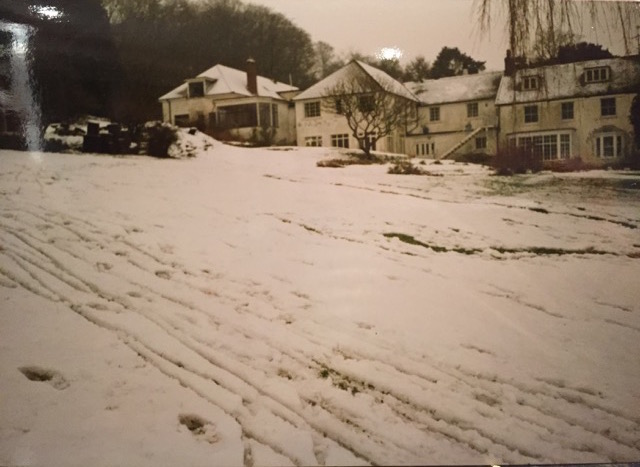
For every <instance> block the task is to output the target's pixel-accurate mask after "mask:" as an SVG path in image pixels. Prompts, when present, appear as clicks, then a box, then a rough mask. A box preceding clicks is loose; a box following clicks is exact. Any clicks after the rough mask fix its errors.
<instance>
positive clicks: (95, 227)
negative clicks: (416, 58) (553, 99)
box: [0, 144, 640, 466]
mask: <svg viewBox="0 0 640 467" xmlns="http://www.w3.org/2000/svg"><path fill="white" fill-rule="evenodd" d="M330 155H331V154H330V150H329V149H323V148H313V149H312V148H309V149H303V148H294V149H291V150H267V149H244V148H232V147H228V146H223V145H221V144H216V145H215V146H214V147H213V148H212V149H210V150H209V151H208V152H206V153H202V154H200V155H199V156H198V157H197V158H195V159H189V160H156V159H151V158H147V157H139V156H138V157H135V156H133V157H126V158H125V157H109V156H90V155H63V154H27V153H20V152H11V151H2V152H0V169H1V170H0V191H1V194H2V198H1V199H2V203H1V204H0V375H1V378H0V464H2V465H30V464H38V465H65V466H67V465H93V466H101V465H135V466H158V465H166V466H168V465H189V466H191V465H245V466H251V465H255V466H262V465H288V464H298V465H316V464H326V465H335V464H369V463H371V464H411V463H414V464H415V463H420V464H460V463H465V464H469V463H474V464H479V463H481V464H486V463H533V462H536V463H538V462H563V463H567V462H608V461H632V460H638V459H640V435H639V434H640V360H639V355H640V287H639V278H640V228H639V227H640V190H639V187H640V174H638V173H632V172H627V173H622V172H606V171H600V172H590V173H583V174H567V175H557V174H556V175H554V174H550V173H541V174H537V175H526V176H518V177H513V178H499V177H494V176H491V175H490V173H489V171H488V170H486V169H482V168H479V167H474V166H464V165H459V164H443V165H433V164H428V165H425V166H424V167H423V168H425V169H427V170H429V171H430V172H433V173H438V174H443V176H431V177H430V176H402V175H388V174H387V173H386V170H387V167H386V166H380V165H378V166H350V167H346V168H343V169H329V168H318V167H316V162H317V161H318V160H320V159H321V158H323V157H327V156H330Z"/></svg>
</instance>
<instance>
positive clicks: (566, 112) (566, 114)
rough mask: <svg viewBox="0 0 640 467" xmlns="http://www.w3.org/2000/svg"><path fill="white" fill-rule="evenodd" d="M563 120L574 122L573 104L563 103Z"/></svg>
mask: <svg viewBox="0 0 640 467" xmlns="http://www.w3.org/2000/svg"><path fill="white" fill-rule="evenodd" d="M561 113H562V120H573V102H563V103H562V112H561Z"/></svg>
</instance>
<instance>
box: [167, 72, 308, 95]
mask: <svg viewBox="0 0 640 467" xmlns="http://www.w3.org/2000/svg"><path fill="white" fill-rule="evenodd" d="M198 78H205V86H206V87H205V95H206V96H215V95H221V94H238V95H240V96H253V95H254V94H252V93H251V92H249V90H248V89H247V73H246V72H244V71H241V70H236V69H235V68H230V67H228V66H224V65H216V66H214V67H212V68H209V69H208V70H206V71H204V72H202V73H200V74H199V75H198V76H197V77H196V78H195V79H191V80H188V81H191V82H193V81H197V80H198ZM257 81H258V96H260V97H273V98H276V99H277V98H280V97H281V96H280V94H279V93H281V92H289V91H297V90H298V88H297V87H295V86H290V85H288V84H285V83H281V82H278V81H274V80H271V79H269V78H265V77H264V76H258V78H257ZM187 87H188V83H183V84H181V85H180V86H178V87H177V88H175V89H173V90H172V91H170V92H168V93H167V94H165V95H164V96H162V97H160V99H159V100H165V99H178V98H184V97H187Z"/></svg>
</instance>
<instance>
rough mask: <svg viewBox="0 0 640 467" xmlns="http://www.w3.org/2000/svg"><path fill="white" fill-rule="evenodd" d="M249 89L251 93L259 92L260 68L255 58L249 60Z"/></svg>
mask: <svg viewBox="0 0 640 467" xmlns="http://www.w3.org/2000/svg"><path fill="white" fill-rule="evenodd" d="M246 70H247V89H248V90H249V92H250V93H251V94H258V68H257V67H256V61H255V60H254V59H253V58H249V59H248V60H247V68H246Z"/></svg>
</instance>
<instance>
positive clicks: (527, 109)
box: [524, 105, 538, 123]
mask: <svg viewBox="0 0 640 467" xmlns="http://www.w3.org/2000/svg"><path fill="white" fill-rule="evenodd" d="M537 121H538V106H537V105H525V106H524V123H535V122H537Z"/></svg>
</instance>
